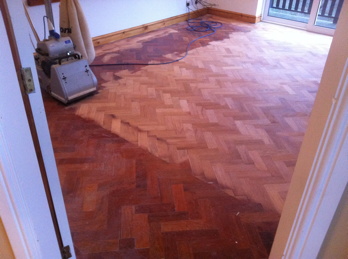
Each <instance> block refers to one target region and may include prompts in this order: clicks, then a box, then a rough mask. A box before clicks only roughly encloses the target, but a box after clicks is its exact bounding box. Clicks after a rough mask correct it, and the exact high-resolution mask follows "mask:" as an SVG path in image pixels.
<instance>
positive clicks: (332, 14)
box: [263, 0, 344, 34]
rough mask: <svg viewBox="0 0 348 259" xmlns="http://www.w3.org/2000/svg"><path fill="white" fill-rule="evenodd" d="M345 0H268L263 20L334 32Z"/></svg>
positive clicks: (328, 32)
mask: <svg viewBox="0 0 348 259" xmlns="http://www.w3.org/2000/svg"><path fill="white" fill-rule="evenodd" d="M343 2H344V0H266V1H265V8H264V15H263V20H265V21H271V22H276V23H280V24H285V25H289V26H293V27H298V28H303V29H306V30H309V31H315V32H320V33H325V34H333V32H334V29H335V28H336V23H337V20H338V17H339V15H340V11H341V8H342V5H343Z"/></svg>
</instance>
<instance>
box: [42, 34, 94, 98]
mask: <svg viewBox="0 0 348 259" xmlns="http://www.w3.org/2000/svg"><path fill="white" fill-rule="evenodd" d="M35 60H36V67H37V71H38V75H39V80H40V85H41V87H42V88H43V89H45V90H46V91H47V92H48V93H49V94H50V95H52V96H53V97H54V98H56V99H58V100H59V101H61V102H63V103H65V104H67V103H70V102H72V101H75V100H77V99H79V98H82V97H85V96H86V95H90V94H93V93H94V92H95V91H96V90H97V79H96V77H95V75H94V74H93V72H92V70H91V69H90V67H89V65H88V62H87V60H86V59H82V58H81V55H80V53H78V52H76V51H75V50H74V44H73V42H72V40H71V39H70V38H69V37H59V38H55V37H49V39H48V40H44V41H40V42H38V44H37V49H36V53H35Z"/></svg>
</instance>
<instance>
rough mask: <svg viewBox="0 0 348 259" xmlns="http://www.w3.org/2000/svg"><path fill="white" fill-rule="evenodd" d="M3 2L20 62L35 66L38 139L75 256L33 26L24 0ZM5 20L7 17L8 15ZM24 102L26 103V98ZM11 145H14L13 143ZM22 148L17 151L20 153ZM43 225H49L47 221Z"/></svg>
mask: <svg viewBox="0 0 348 259" xmlns="http://www.w3.org/2000/svg"><path fill="white" fill-rule="evenodd" d="M0 1H2V2H4V3H6V5H7V7H8V11H9V14H10V21H9V22H10V23H12V26H13V34H14V37H15V40H16V42H17V48H18V52H19V58H20V63H21V65H22V67H29V68H31V70H32V73H33V81H34V85H35V86H36V92H35V93H32V94H30V95H29V101H30V106H31V110H32V112H33V118H34V122H35V126H36V131H37V135H38V141H39V143H38V144H39V146H40V151H41V153H42V157H43V162H44V167H45V171H46V172H47V178H48V182H49V187H50V191H51V193H52V199H53V203H54V208H55V213H56V215H57V220H58V225H59V230H60V234H61V237H62V241H63V244H64V246H67V245H69V246H70V249H71V253H72V255H73V257H72V258H75V253H74V247H73V242H72V238H71V233H70V227H69V223H68V219H67V214H66V210H65V205H64V200H63V195H62V190H61V186H60V181H59V176H58V171H57V166H56V163H55V157H54V153H53V148H52V143H51V138H50V133H49V129H48V124H47V119H46V114H45V109H44V105H43V100H42V96H41V89H40V87H39V80H38V76H37V72H36V67H35V61H34V57H33V47H32V45H31V42H30V37H29V35H30V34H31V29H30V26H29V24H28V21H27V19H26V16H25V12H24V8H23V1H22V0H0ZM43 15H45V14H43ZM4 18H5V17H4ZM5 19H7V17H6V18H5ZM1 23H2V19H1ZM1 35H5V36H6V35H7V33H6V31H5V32H4V34H3V33H2V34H1ZM4 40H5V42H6V40H7V41H8V39H7V38H5V37H4ZM7 44H8V43H7ZM2 47H3V45H2V46H1V48H2ZM1 52H2V53H3V51H1ZM9 53H11V51H9ZM10 68H11V67H10V64H9V67H8V69H10ZM15 72H16V71H15ZM16 81H17V83H16V84H15V86H13V87H18V89H19V84H18V79H17V78H16ZM3 85H4V84H3V83H2V86H1V87H3ZM4 94H6V92H4ZM11 98H17V97H16V96H12V95H11ZM17 101H18V100H17ZM22 102H23V100H22ZM22 104H23V103H22ZM13 110H14V111H16V112H20V110H18V111H17V109H16V108H15V107H13ZM19 116H22V114H19ZM12 119H13V120H15V121H16V119H17V118H16V116H13V118H12ZM7 123H11V121H9V122H7ZM19 132H20V131H19ZM18 134H19V133H18ZM21 136H22V135H21ZM5 137H6V136H5ZM31 141H32V140H31ZM19 144H20V143H18V145H17V146H15V147H17V148H18V147H20V145H19ZM23 145H24V144H23ZM9 148H11V146H10V147H9ZM21 149H22V150H27V146H22V147H21V148H20V149H19V150H21ZM19 150H18V151H17V152H20V151H19ZM23 152H26V151H23ZM28 152H29V151H28ZM31 152H33V153H34V154H35V151H31ZM25 155H27V154H25ZM25 155H23V157H25ZM28 155H29V154H28ZM16 162H18V163H20V161H16ZM10 163H11V162H10ZM36 163H37V158H36ZM14 170H15V172H16V170H17V169H16V168H15V169H14ZM10 172H11V170H6V171H4V172H3V174H4V175H7V174H9V173H10ZM32 173H34V172H32ZM19 181H20V180H19ZM7 184H8V183H7ZM9 184H10V185H9V190H11V188H16V184H15V181H14V182H13V184H11V182H9ZM23 184H24V183H23ZM26 184H28V185H29V184H37V185H38V186H37V188H38V190H40V188H41V187H42V186H39V185H40V184H42V181H41V183H40V182H34V183H31V182H30V180H29V181H28V182H27V183H26ZM33 188H35V187H33ZM9 195H10V196H11V195H12V194H11V193H10V194H9ZM30 195H33V197H36V196H35V195H34V193H29V194H26V195H24V199H25V201H27V200H31V201H35V202H31V203H32V204H30V203H29V204H30V206H31V205H32V206H34V205H35V203H36V198H32V197H31V196H30ZM41 195H42V194H41ZM40 197H41V196H40ZM31 198H32V199H31ZM41 198H46V196H45V195H43V196H42V197H41ZM42 202H43V201H42ZM46 203H47V200H46ZM13 206H15V208H16V206H19V207H18V208H21V207H22V206H21V205H20V204H18V205H17V203H16V204H14V205H13ZM40 209H41V208H37V210H38V212H40ZM42 209H43V210H44V209H45V208H44V206H43V207H42ZM30 216H32V215H28V217H29V218H30ZM35 220H36V219H35ZM46 221H47V218H46ZM42 222H44V221H41V223H42ZM51 223H52V222H51ZM4 224H5V223H4ZM43 225H45V224H43ZM34 227H35V229H36V228H40V227H38V226H35V225H34ZM5 228H6V226H5ZM10 232H11V231H10ZM49 237H50V232H49V231H48V232H47V238H46V239H47V241H49V240H50V238H49ZM52 238H53V237H52ZM50 243H52V247H54V244H53V243H54V242H50ZM46 249H48V250H49V249H50V247H49V246H48V247H47V248H46ZM52 250H54V249H52ZM19 258H21V257H19ZM33 258H41V257H33ZM43 258H55V257H50V256H48V257H43Z"/></svg>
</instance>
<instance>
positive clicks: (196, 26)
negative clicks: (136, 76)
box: [90, 12, 222, 67]
mask: <svg viewBox="0 0 348 259" xmlns="http://www.w3.org/2000/svg"><path fill="white" fill-rule="evenodd" d="M189 17H190V12H189ZM187 25H188V26H187V30H189V31H195V32H210V33H208V34H206V35H203V36H200V37H198V38H196V39H194V40H192V41H190V42H189V43H188V45H187V47H186V51H185V55H184V56H182V57H180V58H178V59H175V60H171V61H167V62H160V63H132V62H131V63H111V64H91V65H90V66H91V67H101V66H158V65H168V64H172V63H175V62H178V61H180V60H183V59H184V58H186V57H187V56H188V52H189V50H190V47H191V45H192V44H193V43H195V42H196V41H198V40H200V39H203V38H205V37H208V36H211V35H213V34H214V33H215V32H216V30H217V29H219V28H221V27H222V23H220V22H215V21H204V20H200V19H190V18H188V19H187Z"/></svg>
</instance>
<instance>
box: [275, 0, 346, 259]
mask: <svg viewBox="0 0 348 259" xmlns="http://www.w3.org/2000/svg"><path fill="white" fill-rule="evenodd" d="M341 14H342V15H341V17H340V19H339V21H338V24H337V28H336V32H335V36H334V38H333V41H332V45H331V48H330V51H329V55H328V59H327V62H326V65H325V68H324V73H323V76H322V79H321V83H320V87H319V91H318V93H317V97H316V100H315V103H314V107H313V111H312V114H311V118H310V122H309V125H308V129H307V131H306V135H305V138H304V141H303V144H302V147H301V151H300V154H299V157H298V160H297V164H296V167H295V172H294V174H293V177H292V181H291V185H290V189H289V192H288V195H287V198H286V201H285V205H284V208H283V211H282V215H281V219H280V222H279V226H278V229H277V233H276V237H275V240H274V243H273V247H272V251H271V255H270V258H271V259H278V258H283V259H292V258H298V259H302V258H303V259H307V258H317V256H318V255H319V252H320V249H321V247H322V245H323V242H324V239H325V237H326V234H327V232H328V229H329V228H330V226H331V224H332V223H333V222H332V220H333V218H334V215H335V213H336V210H337V208H338V205H339V202H340V200H341V197H342V195H343V193H344V190H345V187H346V186H347V184H348V174H347V168H348V157H347V153H348V48H347V45H346V42H348V30H347V24H348V2H347V1H346V2H345V3H344V4H343V7H342V12H341ZM342 231H346V230H344V229H343V230H342Z"/></svg>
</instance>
